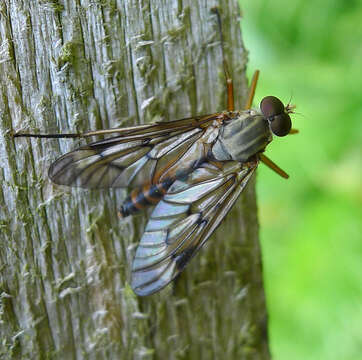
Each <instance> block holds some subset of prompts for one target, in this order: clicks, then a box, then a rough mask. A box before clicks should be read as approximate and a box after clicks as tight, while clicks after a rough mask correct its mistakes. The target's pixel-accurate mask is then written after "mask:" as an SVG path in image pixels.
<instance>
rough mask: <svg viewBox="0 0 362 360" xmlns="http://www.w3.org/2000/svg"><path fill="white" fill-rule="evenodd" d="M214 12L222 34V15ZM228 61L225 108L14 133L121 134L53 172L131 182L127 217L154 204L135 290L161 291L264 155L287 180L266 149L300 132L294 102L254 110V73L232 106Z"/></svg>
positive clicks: (67, 177) (59, 178)
mask: <svg viewBox="0 0 362 360" xmlns="http://www.w3.org/2000/svg"><path fill="white" fill-rule="evenodd" d="M214 11H215V13H216V15H217V19H218V24H219V27H220V34H222V32H221V21H220V15H219V13H218V11H217V10H214ZM221 44H222V45H223V41H222V39H221ZM223 62H224V64H223V66H224V72H225V78H226V87H227V99H228V100H227V110H226V111H224V112H220V113H214V114H210V115H204V116H195V117H191V118H187V119H182V120H176V121H170V122H159V123H154V124H149V125H141V126H135V127H128V128H118V129H108V130H98V131H90V132H86V133H79V134H48V135H45V134H25V133H16V134H14V137H36V138H86V137H90V136H96V135H107V134H117V135H116V136H114V137H111V138H108V139H106V140H101V141H97V142H93V143H91V144H89V145H85V146H81V147H79V148H78V149H75V150H74V151H71V152H69V153H67V154H65V155H63V156H61V157H60V158H59V159H57V160H56V161H55V162H54V163H53V164H51V166H50V168H49V177H50V179H51V180H52V181H53V182H54V183H56V184H61V185H68V186H76V187H83V188H93V189H94V188H117V187H120V188H133V191H132V192H131V193H130V196H129V197H128V198H127V199H126V200H125V201H124V203H123V205H122V206H121V208H120V215H121V216H122V217H126V216H128V215H131V214H134V213H136V212H138V211H139V210H141V209H143V208H144V207H146V206H149V205H153V206H154V210H153V212H152V214H151V217H150V219H149V221H148V223H147V225H146V228H145V230H144V233H143V235H142V238H141V240H140V244H139V246H138V248H137V251H136V254H135V257H134V260H133V265H132V279H131V285H132V288H133V290H134V291H135V293H136V294H138V295H141V296H144V295H150V294H152V293H154V292H156V291H159V290H160V289H162V288H163V287H164V286H166V285H167V284H168V283H170V282H171V281H172V280H173V279H174V278H175V277H176V276H177V275H178V274H180V272H181V271H182V270H184V268H185V267H186V265H187V264H188V262H189V261H190V260H191V258H192V257H193V256H194V255H195V254H196V253H197V252H198V250H199V249H200V248H201V247H202V246H203V245H204V244H205V242H206V241H207V240H208V239H209V237H210V235H211V234H212V233H213V232H214V231H215V229H216V228H217V227H218V225H219V224H220V222H221V221H222V220H223V218H224V217H225V216H226V214H227V213H228V212H229V210H230V209H231V207H232V206H233V204H234V203H235V201H236V199H237V198H238V197H239V195H240V193H241V192H242V191H243V190H244V189H245V186H246V184H247V183H248V181H249V179H250V178H251V176H252V174H253V173H254V171H255V169H256V168H257V166H258V163H259V162H260V161H261V162H263V163H264V164H266V165H267V166H269V167H270V168H271V169H273V170H274V171H275V172H277V173H278V174H279V175H281V176H282V177H284V178H288V175H287V174H286V173H285V172H284V171H283V170H281V169H280V168H279V167H278V166H277V165H276V164H275V163H274V162H272V161H271V160H270V159H269V158H267V157H266V156H265V155H264V154H263V152H264V150H265V148H266V147H267V145H268V144H269V143H270V142H271V141H272V138H273V135H276V136H285V135H288V134H290V133H294V132H296V130H292V129H291V119H290V116H289V114H290V113H292V110H293V107H292V106H290V105H287V106H284V105H283V103H282V102H281V101H280V100H279V99H278V98H276V97H274V96H267V97H264V98H263V100H262V101H261V103H260V110H254V109H251V104H252V100H253V97H254V92H255V87H256V83H257V79H258V75H259V71H256V72H255V74H254V76H253V79H252V82H251V86H250V91H249V96H248V100H247V102H246V105H245V110H242V111H235V110H234V95H233V82H232V79H231V77H230V75H229V71H228V66H227V62H226V60H225V59H224V60H223Z"/></svg>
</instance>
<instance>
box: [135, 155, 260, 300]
mask: <svg viewBox="0 0 362 360" xmlns="http://www.w3.org/2000/svg"><path fill="white" fill-rule="evenodd" d="M257 164H258V162H257V160H255V161H253V162H249V163H245V164H241V163H238V162H234V161H227V162H223V163H220V162H217V163H216V162H215V163H210V162H206V163H204V164H203V165H202V166H201V167H199V168H198V169H196V170H195V171H194V172H192V173H191V174H190V175H189V176H188V178H187V179H186V180H183V181H181V180H176V181H175V182H174V183H173V185H171V187H170V188H169V190H168V192H167V194H166V195H165V196H164V198H163V199H162V200H161V201H160V202H159V203H158V205H157V206H156V207H155V209H154V210H153V212H152V214H151V217H150V219H149V221H148V224H147V226H146V229H145V232H144V234H143V236H142V238H141V242H140V244H139V246H138V248H137V251H136V255H135V258H134V260H133V266H132V281H131V283H132V288H133V290H134V292H135V293H136V294H138V295H141V296H145V295H150V294H152V293H154V292H156V291H158V290H160V289H162V288H163V287H164V286H166V285H167V284H168V283H169V282H170V281H172V280H173V279H174V278H175V277H176V276H177V275H178V274H179V273H180V272H181V271H182V270H183V269H184V268H185V266H186V265H187V263H188V262H189V261H190V259H191V258H192V257H193V256H194V255H195V254H196V252H197V251H198V250H199V249H200V248H201V247H202V245H203V244H204V243H205V242H206V241H207V239H208V238H209V237H210V235H211V234H212V233H213V232H214V230H215V229H216V228H217V227H218V225H219V224H220V222H221V221H222V219H223V218H224V217H225V215H226V214H227V213H228V211H229V210H230V209H231V207H232V206H233V204H234V203H235V201H236V199H237V198H238V196H239V195H240V193H241V192H242V191H243V189H244V188H245V186H246V184H247V182H248V181H249V179H250V177H251V175H252V174H253V172H254V170H255V169H256V167H257Z"/></svg>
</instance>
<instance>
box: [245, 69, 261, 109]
mask: <svg viewBox="0 0 362 360" xmlns="http://www.w3.org/2000/svg"><path fill="white" fill-rule="evenodd" d="M259 73H260V71H259V70H255V72H254V75H253V78H252V79H251V84H250V89H249V95H248V98H247V100H246V104H245V110H249V109H250V108H251V106H252V104H253V100H254V95H255V89H256V84H257V83H258V79H259Z"/></svg>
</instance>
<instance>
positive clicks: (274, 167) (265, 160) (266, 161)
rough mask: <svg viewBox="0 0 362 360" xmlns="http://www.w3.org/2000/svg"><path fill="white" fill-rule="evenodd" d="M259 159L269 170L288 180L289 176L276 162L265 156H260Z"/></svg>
mask: <svg viewBox="0 0 362 360" xmlns="http://www.w3.org/2000/svg"><path fill="white" fill-rule="evenodd" d="M259 159H260V161H261V162H263V163H264V164H265V165H266V166H267V167H268V168H270V169H272V170H273V171H275V172H276V173H277V174H278V175H280V176H281V177H283V178H284V179H288V178H289V175H288V174H287V173H286V172H285V171H284V170H282V169H281V168H280V167H279V166H278V165H277V164H276V163H275V162H273V161H271V160H270V159H269V158H268V157H266V156H265V155H264V154H259Z"/></svg>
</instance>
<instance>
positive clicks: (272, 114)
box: [260, 96, 292, 136]
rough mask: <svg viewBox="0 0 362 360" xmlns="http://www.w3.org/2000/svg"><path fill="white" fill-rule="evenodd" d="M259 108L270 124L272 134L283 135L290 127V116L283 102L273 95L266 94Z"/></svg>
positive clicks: (286, 133) (287, 132)
mask: <svg viewBox="0 0 362 360" xmlns="http://www.w3.org/2000/svg"><path fill="white" fill-rule="evenodd" d="M260 110H261V112H262V114H263V115H264V117H265V118H266V119H267V120H268V122H269V124H270V129H271V131H272V132H273V134H274V135H277V136H285V135H288V134H289V131H290V129H291V128H292V121H291V119H290V116H289V115H288V113H287V112H286V111H285V107H284V105H283V103H282V102H281V101H280V100H279V99H278V98H277V97H275V96H266V97H265V98H264V99H263V100H262V101H261V103H260Z"/></svg>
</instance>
